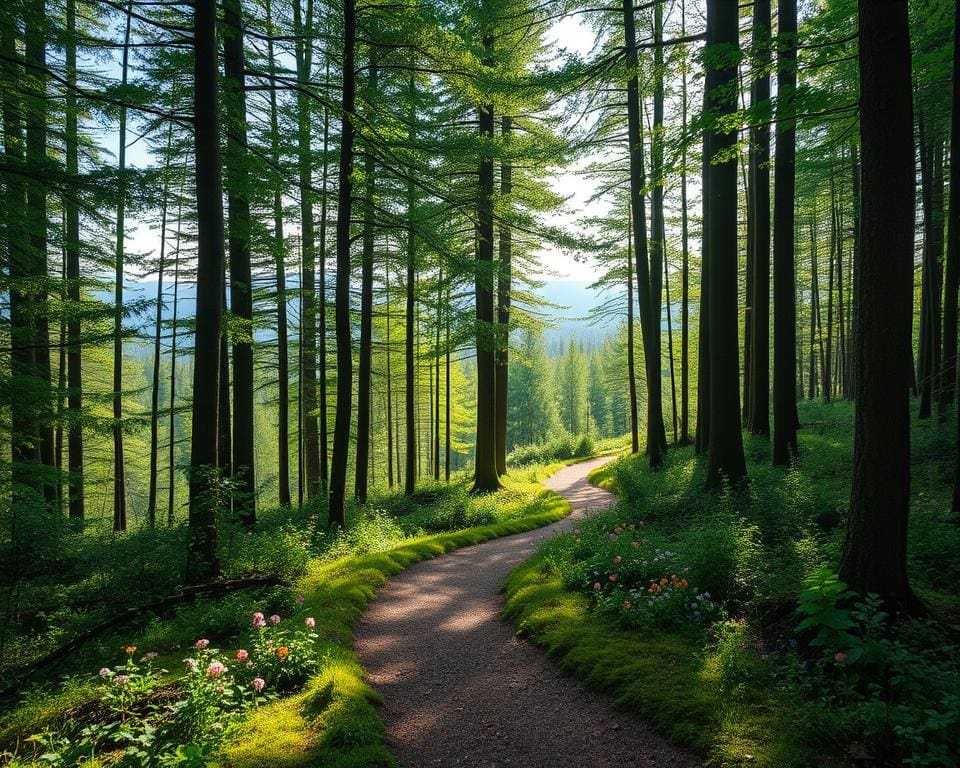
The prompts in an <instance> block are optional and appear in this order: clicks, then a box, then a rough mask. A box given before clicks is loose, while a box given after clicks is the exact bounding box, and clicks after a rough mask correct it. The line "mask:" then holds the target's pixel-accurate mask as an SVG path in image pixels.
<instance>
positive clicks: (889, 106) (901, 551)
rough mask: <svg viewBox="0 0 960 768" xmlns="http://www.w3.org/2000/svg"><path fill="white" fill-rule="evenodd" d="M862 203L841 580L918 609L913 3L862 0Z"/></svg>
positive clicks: (896, 605) (894, 605) (890, 603)
mask: <svg viewBox="0 0 960 768" xmlns="http://www.w3.org/2000/svg"><path fill="white" fill-rule="evenodd" d="M859 5H860V31H859V39H860V113H861V122H860V137H861V145H862V147H863V200H862V210H861V216H862V225H863V229H862V243H861V254H860V257H861V258H860V268H861V272H860V279H859V281H858V283H857V286H856V291H857V296H858V299H859V301H858V305H859V308H860V329H859V334H858V338H857V348H856V352H855V359H856V365H857V408H856V416H855V422H854V424H855V426H854V444H853V453H854V456H853V493H852V497H851V501H850V517H849V519H848V523H847V536H846V541H845V542H844V547H843V554H842V556H841V564H840V576H841V578H842V579H843V580H844V581H846V582H847V583H848V584H849V585H850V586H851V587H852V588H853V589H854V590H856V591H857V592H859V593H861V594H866V593H868V592H875V593H877V594H878V595H880V597H881V598H883V600H884V601H885V603H886V607H887V608H888V609H893V610H897V609H901V610H902V609H906V610H910V611H913V610H916V609H917V608H919V601H918V600H917V598H916V597H915V596H914V594H913V592H912V591H911V589H910V584H909V582H908V580H907V567H906V565H907V563H906V561H907V517H908V513H909V507H910V409H909V401H908V398H909V395H908V386H909V380H908V376H909V371H910V360H911V357H912V354H911V335H912V334H911V327H912V324H913V322H912V307H911V305H912V303H913V302H912V293H913V287H912V286H913V280H912V275H913V227H914V172H915V168H914V156H913V103H912V97H913V94H912V85H911V60H910V35H909V26H908V20H907V3H906V2H905V0H904V1H903V2H890V3H879V4H878V3H875V2H872V0H860V4H859Z"/></svg>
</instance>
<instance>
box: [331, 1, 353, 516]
mask: <svg viewBox="0 0 960 768" xmlns="http://www.w3.org/2000/svg"><path fill="white" fill-rule="evenodd" d="M356 36H357V7H356V0H344V4H343V95H342V102H341V113H340V114H341V115H342V118H341V125H340V168H339V178H338V186H339V190H338V194H337V284H336V294H335V306H334V314H335V322H336V333H337V410H336V421H335V424H334V428H333V458H332V461H331V464H330V510H329V516H330V525H336V526H340V527H343V526H344V524H345V523H346V518H345V509H344V502H345V501H346V494H347V456H348V453H349V450H350V414H351V410H352V409H351V401H352V399H353V352H352V350H351V347H350V345H351V338H350V336H351V334H350V216H351V211H352V204H353V184H352V182H351V178H352V174H353V143H354V122H355V120H356V95H357V79H356V71H355V66H354V54H355V49H356Z"/></svg>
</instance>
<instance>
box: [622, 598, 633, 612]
mask: <svg viewBox="0 0 960 768" xmlns="http://www.w3.org/2000/svg"><path fill="white" fill-rule="evenodd" d="M631 608H633V603H631V602H630V601H629V600H624V601H623V610H625V611H629V610H630V609H631Z"/></svg>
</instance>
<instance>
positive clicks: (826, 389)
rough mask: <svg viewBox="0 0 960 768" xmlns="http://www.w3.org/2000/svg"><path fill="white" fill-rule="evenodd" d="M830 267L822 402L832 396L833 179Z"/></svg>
mask: <svg viewBox="0 0 960 768" xmlns="http://www.w3.org/2000/svg"><path fill="white" fill-rule="evenodd" d="M830 187H831V189H830V269H829V272H828V277H827V354H826V356H825V358H824V363H823V402H825V403H829V402H830V400H831V398H832V397H833V281H834V277H835V274H834V269H835V266H834V265H835V263H836V261H835V258H834V257H835V255H836V248H837V237H838V235H839V233H838V232H837V202H836V195H835V190H834V189H833V180H832V179H831V181H830Z"/></svg>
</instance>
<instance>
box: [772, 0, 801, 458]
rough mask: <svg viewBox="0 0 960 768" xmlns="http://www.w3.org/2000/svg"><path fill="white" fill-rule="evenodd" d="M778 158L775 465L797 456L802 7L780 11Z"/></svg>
mask: <svg viewBox="0 0 960 768" xmlns="http://www.w3.org/2000/svg"><path fill="white" fill-rule="evenodd" d="M778 14H779V22H778V23H779V27H778V30H777V31H778V35H779V38H780V41H779V46H780V47H779V53H778V61H777V93H778V102H779V103H778V105H777V121H776V128H775V131H776V137H775V141H776V147H777V157H776V165H775V167H774V185H773V465H774V466H784V465H786V464H788V463H789V462H790V461H791V458H792V457H793V456H796V453H797V297H796V287H795V286H796V278H795V266H794V202H795V201H794V197H795V189H796V118H795V117H794V108H793V105H792V104H791V103H790V99H791V98H792V97H793V94H794V91H795V90H796V84H797V71H796V60H797V39H796V36H797V3H796V0H781V2H780V5H779V6H778Z"/></svg>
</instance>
